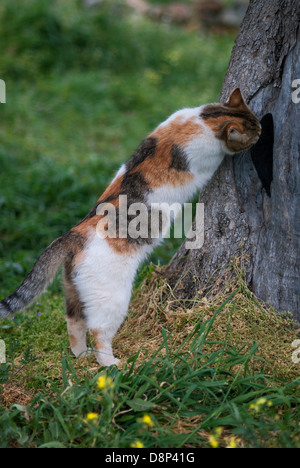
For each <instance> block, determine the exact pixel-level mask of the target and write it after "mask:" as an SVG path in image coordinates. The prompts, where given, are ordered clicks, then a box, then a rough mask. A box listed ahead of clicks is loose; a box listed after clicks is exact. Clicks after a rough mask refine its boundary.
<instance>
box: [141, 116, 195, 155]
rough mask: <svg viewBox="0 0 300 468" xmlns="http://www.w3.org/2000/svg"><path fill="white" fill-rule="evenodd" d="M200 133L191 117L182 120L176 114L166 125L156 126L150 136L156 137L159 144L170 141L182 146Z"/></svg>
mask: <svg viewBox="0 0 300 468" xmlns="http://www.w3.org/2000/svg"><path fill="white" fill-rule="evenodd" d="M201 133H202V128H201V127H200V125H199V124H198V123H197V122H194V120H193V119H188V120H186V121H185V122H182V117H180V116H178V117H176V119H174V120H172V121H171V122H170V123H169V124H168V125H161V126H160V127H158V128H157V129H156V130H155V131H154V132H153V133H152V134H151V135H149V136H150V137H153V138H158V140H159V143H160V144H165V143H168V142H172V144H175V145H179V146H181V147H182V148H184V147H185V146H186V145H187V143H188V142H189V141H190V140H191V139H192V137H194V136H196V135H200V134H201Z"/></svg>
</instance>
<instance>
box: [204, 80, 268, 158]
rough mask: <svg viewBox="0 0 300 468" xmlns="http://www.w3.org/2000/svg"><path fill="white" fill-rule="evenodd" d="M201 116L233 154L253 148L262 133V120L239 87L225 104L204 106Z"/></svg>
mask: <svg viewBox="0 0 300 468" xmlns="http://www.w3.org/2000/svg"><path fill="white" fill-rule="evenodd" d="M201 117H202V119H203V120H204V121H205V123H206V124H207V125H208V126H209V127H210V128H211V129H212V130H213V131H214V133H215V135H216V137H217V138H219V139H220V140H222V141H223V142H224V144H225V148H226V150H227V152H228V153H231V154H234V153H240V152H241V151H245V150H247V149H249V148H251V147H252V146H253V145H254V144H255V143H257V141H258V139H259V136H260V135H261V125H260V122H259V120H258V118H257V117H256V115H255V114H254V113H253V112H252V110H251V109H250V107H249V106H247V104H246V102H245V100H244V98H243V95H242V93H241V91H240V89H239V88H237V89H235V90H234V91H233V92H232V93H231V95H230V98H229V101H228V102H226V103H225V104H208V105H207V106H204V107H203V108H202V111H201Z"/></svg>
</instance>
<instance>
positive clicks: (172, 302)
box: [114, 268, 300, 380]
mask: <svg viewBox="0 0 300 468" xmlns="http://www.w3.org/2000/svg"><path fill="white" fill-rule="evenodd" d="M163 273H164V270H163V268H156V269H155V270H154V272H152V273H151V275H149V276H148V277H147V278H146V279H145V280H144V282H143V284H142V285H141V286H140V288H139V290H138V291H137V292H136V294H135V296H134V298H133V300H132V302H131V307H130V313H129V316H128V318H127V320H126V322H125V323H124V325H123V326H122V328H121V330H120V332H119V333H118V335H117V337H116V339H115V342H114V348H115V350H116V354H117V355H118V356H121V358H126V359H127V358H128V357H130V356H132V355H135V354H137V353H139V356H138V362H139V361H140V362H142V361H143V360H145V358H146V357H147V356H148V355H151V354H153V353H154V352H155V351H156V350H157V349H158V348H159V346H160V345H161V343H162V340H163V338H162V333H161V330H162V329H165V330H166V331H167V332H168V333H169V347H170V349H172V348H173V347H178V346H179V345H180V344H181V343H183V342H184V340H185V338H186V337H187V336H188V335H189V333H191V331H192V330H193V328H194V326H195V324H196V323H198V322H199V321H202V322H205V321H206V320H208V319H210V318H212V317H213V315H214V314H215V312H216V311H217V310H218V308H220V306H221V305H222V304H224V302H225V301H226V300H227V299H228V298H229V296H230V294H232V292H235V295H234V297H232V299H231V300H229V302H228V303H227V304H226V305H225V306H224V307H223V308H222V310H221V312H220V313H219V315H218V316H217V318H216V320H215V322H214V325H213V328H212V330H211V332H210V335H209V337H208V343H209V346H212V347H214V348H216V349H221V348H222V347H224V349H229V348H231V347H234V348H235V349H241V348H243V347H251V346H252V345H253V344H254V343H256V344H257V345H258V352H257V356H259V358H260V359H259V360H256V362H255V363H253V366H255V367H256V369H255V370H256V371H261V370H262V369H263V371H264V373H265V374H266V375H272V376H275V377H277V378H284V379H288V380H293V379H295V378H297V377H298V376H299V365H297V364H294V363H293V362H292V352H293V348H292V342H293V341H294V340H295V339H297V338H298V339H299V332H300V326H299V324H296V323H295V322H293V320H292V318H291V316H290V315H289V314H282V313H278V312H276V311H275V310H274V309H272V308H271V307H270V306H269V305H267V304H264V303H261V302H259V301H258V300H257V299H256V298H255V296H254V295H253V294H252V293H251V292H250V291H249V289H248V288H247V287H246V285H245V283H244V280H243V277H242V275H241V274H240V273H239V272H238V271H236V275H235V276H230V277H228V275H227V278H226V279H225V280H224V277H223V278H220V279H219V281H217V282H216V289H215V291H214V294H213V295H210V299H207V298H206V297H201V295H199V297H196V298H194V299H193V300H192V301H190V303H189V307H187V306H186V302H185V303H184V304H183V302H182V301H181V300H180V299H178V298H176V296H175V294H174V292H173V290H172V289H171V287H170V286H169V285H168V284H167V282H166V281H165V279H164V276H163ZM219 284H222V285H223V286H222V288H220V287H219V286H218V285H219ZM206 346H207V344H206ZM186 351H188V349H186Z"/></svg>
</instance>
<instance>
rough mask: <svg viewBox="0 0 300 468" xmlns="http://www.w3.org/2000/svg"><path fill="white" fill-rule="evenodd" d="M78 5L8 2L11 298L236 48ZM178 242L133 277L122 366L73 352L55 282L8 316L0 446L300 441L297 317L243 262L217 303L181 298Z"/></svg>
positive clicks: (6, 182)
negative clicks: (250, 281)
mask: <svg viewBox="0 0 300 468" xmlns="http://www.w3.org/2000/svg"><path fill="white" fill-rule="evenodd" d="M78 5H79V2H78ZM78 5H77V6H76V4H75V2H73V1H71V0H65V1H64V2H58V1H53V2H46V1H41V0H28V1H27V2H23V3H22V5H20V3H19V2H18V3H17V2H15V1H13V0H11V1H7V0H4V1H2V2H1V5H0V19H1V25H2V26H1V30H0V38H1V40H2V41H1V43H2V44H4V46H3V51H2V53H1V57H0V78H1V79H4V80H5V81H6V85H7V104H6V105H1V107H0V111H1V113H2V119H1V126H0V167H1V170H0V187H1V190H0V206H1V240H0V278H1V284H0V295H1V297H4V296H5V295H7V294H8V293H9V292H11V291H13V289H14V288H15V287H16V286H18V285H19V283H20V281H21V280H22V279H23V278H24V275H25V274H26V272H27V271H28V270H29V268H30V267H31V266H32V264H33V262H34V261H35V260H36V258H37V256H38V255H39V253H41V251H42V250H43V249H44V248H45V247H46V246H47V245H48V244H49V243H50V242H51V241H52V240H53V239H55V238H56V237H58V236H60V235H61V234H62V233H64V232H66V231H67V230H68V229H69V228H70V227H72V226H73V225H74V224H76V223H77V221H78V220H79V219H81V218H83V217H84V216H85V215H86V213H87V212H88V211H89V208H90V207H91V206H93V204H94V201H95V200H96V199H97V198H98V196H99V195H100V193H101V192H102V191H103V190H104V188H105V187H106V185H107V184H108V182H109V181H110V179H111V178H112V177H113V174H114V172H115V170H117V169H118V167H119V165H120V164H121V163H122V162H123V161H124V160H126V159H127V158H128V157H129V156H130V155H131V154H132V152H133V151H134V150H135V149H136V147H137V146H138V144H139V142H140V141H141V140H142V139H143V138H144V137H145V136H146V135H147V133H149V132H150V131H151V130H152V129H153V127H155V126H156V125H157V124H158V123H159V122H160V121H161V120H163V119H165V118H166V117H167V116H168V114H170V113H171V112H173V111H175V110H176V109H177V108H180V107H183V106H194V105H199V104H200V103H204V102H209V101H215V100H217V99H218V95H219V91H220V87H221V83H222V80H223V76H224V74H225V71H226V68H227V63H228V60H229V57H230V51H231V47H232V44H233V38H232V37H231V36H221V37H218V36H205V37H202V36H201V35H199V34H197V33H196V32H186V31H184V30H181V29H178V28H173V27H171V26H168V25H159V24H153V23H151V22H149V21H146V20H143V19H137V18H132V17H131V16H128V13H127V11H126V9H125V8H124V6H123V5H122V2H120V1H114V2H112V1H109V2H106V3H105V4H104V6H103V7H101V9H99V10H94V9H92V10H90V11H89V10H82V9H81V8H80V7H79V6H78ZM175 249H176V243H174V242H173V241H172V240H170V241H168V242H166V243H165V244H163V245H162V246H161V247H160V249H159V250H157V251H156V252H155V254H154V256H153V257H152V260H153V262H154V265H152V264H150V265H149V266H144V267H143V268H142V269H141V271H140V273H139V276H138V278H137V282H136V286H135V291H134V296H133V300H132V303H131V308H130V313H129V316H128V319H127V320H126V322H125V323H124V325H123V327H122V329H121V330H120V332H119V334H118V336H117V337H116V339H115V343H114V348H115V350H116V354H117V355H118V356H119V357H121V359H122V364H121V366H120V368H116V367H112V368H108V369H107V368H99V366H98V365H97V364H96V361H95V360H94V359H93V358H92V357H90V358H86V359H84V360H75V359H74V358H73V357H72V356H71V355H70V349H69V343H68V337H67V331H66V325H65V320H64V313H63V308H64V299H63V295H62V292H61V288H60V278H59V277H58V278H57V280H56V281H55V282H54V284H53V285H52V286H51V287H50V288H49V289H48V291H47V292H46V293H45V294H44V295H43V296H42V297H41V298H40V299H38V303H35V304H34V305H33V306H32V307H31V308H30V310H29V311H28V312H27V313H26V314H22V315H16V316H15V317H14V318H13V319H9V320H5V321H1V323H0V338H1V339H3V340H4V341H5V343H6V348H7V363H6V364H1V365H0V385H1V393H0V398H1V404H0V446H1V447H68V448H69V447H94V446H95V447H103V448H104V447H125V448H129V447H131V445H132V444H133V445H134V444H136V445H141V444H142V445H143V446H144V447H147V448H154V447H161V448H166V447H176V448H181V447H193V448H196V447H211V446H219V447H227V446H239V447H299V426H298V421H299V416H300V414H299V398H300V394H299V377H298V376H299V365H297V364H293V362H292V359H291V356H292V352H293V348H292V347H291V343H292V342H293V341H294V340H295V339H296V338H297V336H298V330H297V327H296V326H295V324H293V323H292V322H291V321H290V319H289V318H288V317H285V316H282V315H278V314H275V312H274V311H272V310H270V309H269V308H268V307H267V306H265V305H263V304H260V303H258V301H257V300H256V299H255V298H254V297H253V296H252V294H251V293H250V291H249V290H248V289H247V288H246V287H245V285H244V282H243V277H242V274H241V273H240V272H239V269H238V265H235V267H234V269H233V270H234V271H235V275H233V276H232V277H231V279H230V281H229V280H228V281H227V283H226V286H225V287H224V289H223V290H222V291H216V294H215V299H214V301H210V300H208V299H200V298H195V300H194V301H192V302H191V304H190V306H189V307H186V305H185V306H184V307H183V305H182V304H181V303H180V302H178V300H176V299H175V297H174V295H173V292H172V290H171V289H170V287H169V286H168V285H167V284H166V283H165V282H164V281H163V276H162V274H161V273H162V270H161V268H157V266H156V265H157V264H158V263H166V262H168V260H169V259H170V258H171V256H172V254H173V252H174V250H175ZM100 376H101V377H103V378H104V379H103V378H102V380H101V382H102V383H103V382H104V384H103V385H102V388H99V386H98V385H97V382H98V378H99V377H100ZM110 379H111V380H110ZM111 381H112V383H113V385H110V382H111ZM88 415H89V418H88ZM149 418H150V419H149ZM220 427H221V428H222V429H220Z"/></svg>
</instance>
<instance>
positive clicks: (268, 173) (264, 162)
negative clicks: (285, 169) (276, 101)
mask: <svg viewBox="0 0 300 468" xmlns="http://www.w3.org/2000/svg"><path fill="white" fill-rule="evenodd" d="M261 126H262V133H261V136H260V138H259V140H258V142H257V143H256V145H254V146H253V147H252V148H251V159H252V162H253V164H254V166H255V169H256V171H257V174H258V177H259V178H260V180H261V182H262V185H263V187H264V189H265V191H266V192H267V194H268V195H269V197H271V183H272V180H273V146H274V122H273V116H272V114H266V115H265V116H264V117H263V118H262V120H261Z"/></svg>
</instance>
